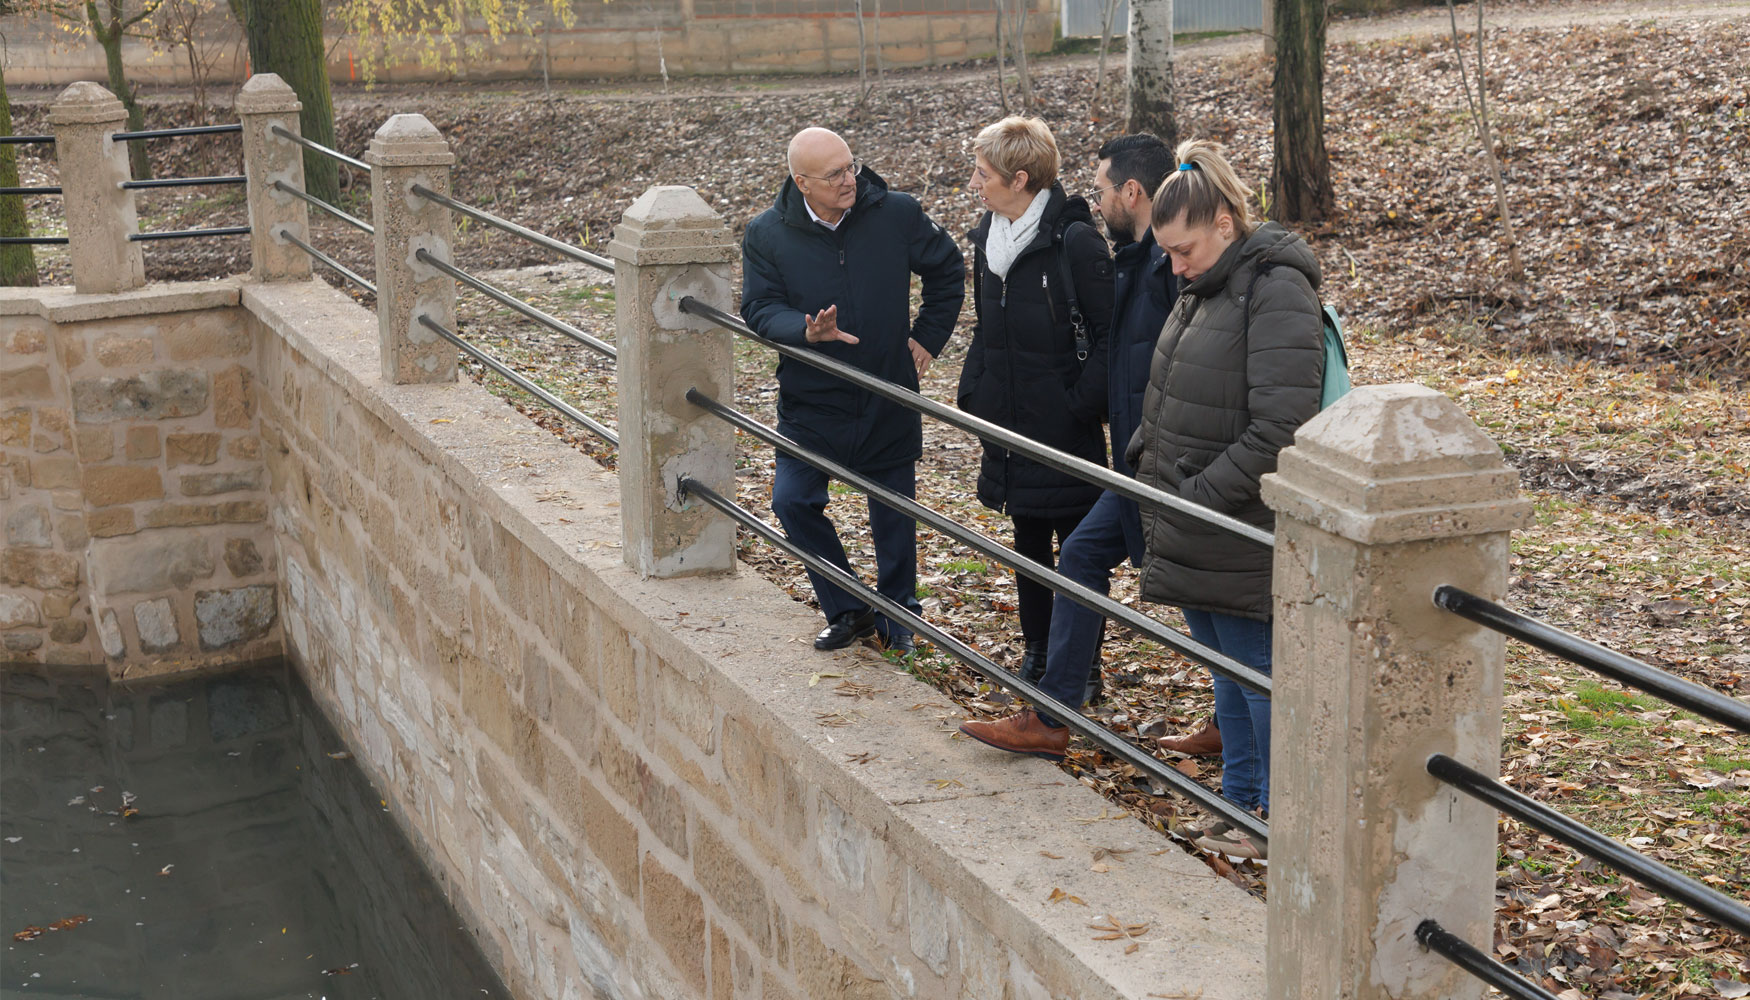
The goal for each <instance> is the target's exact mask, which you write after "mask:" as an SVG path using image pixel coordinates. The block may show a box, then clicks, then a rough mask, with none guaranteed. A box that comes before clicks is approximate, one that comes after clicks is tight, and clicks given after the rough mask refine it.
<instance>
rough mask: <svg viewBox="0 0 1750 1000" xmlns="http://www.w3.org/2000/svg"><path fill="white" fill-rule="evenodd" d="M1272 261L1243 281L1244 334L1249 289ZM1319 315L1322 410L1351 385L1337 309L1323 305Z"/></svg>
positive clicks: (1249, 331) (1248, 334)
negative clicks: (1322, 352)
mask: <svg viewBox="0 0 1750 1000" xmlns="http://www.w3.org/2000/svg"><path fill="white" fill-rule="evenodd" d="M1275 266H1276V262H1275V261H1271V260H1261V261H1259V262H1258V268H1257V270H1255V271H1253V272H1252V280H1251V281H1250V282H1248V283H1247V284H1246V337H1247V339H1248V340H1249V339H1250V338H1251V336H1252V293H1253V292H1255V291H1256V290H1257V288H1258V279H1259V278H1262V277H1263V276H1264V275H1265V274H1267V273H1269V271H1270V269H1271V268H1272V267H1275ZM1319 317H1320V319H1322V320H1323V321H1324V322H1323V326H1324V338H1325V376H1324V381H1323V382H1322V383H1321V384H1320V386H1319V409H1321V410H1323V409H1325V408H1326V407H1329V406H1330V405H1331V404H1332V403H1335V402H1336V401H1337V400H1339V399H1342V398H1343V397H1344V396H1346V395H1348V394H1349V390H1350V389H1351V388H1352V386H1351V385H1350V383H1349V352H1348V351H1345V350H1344V349H1343V321H1342V320H1340V319H1338V318H1337V310H1335V309H1332V308H1331V307H1330V306H1324V307H1323V308H1322V309H1321V310H1320V312H1319Z"/></svg>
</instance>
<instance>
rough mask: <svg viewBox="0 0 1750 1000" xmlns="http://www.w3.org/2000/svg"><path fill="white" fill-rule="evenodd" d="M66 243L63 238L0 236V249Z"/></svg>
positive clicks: (65, 239)
mask: <svg viewBox="0 0 1750 1000" xmlns="http://www.w3.org/2000/svg"><path fill="white" fill-rule="evenodd" d="M66 242H67V237H65V236H0V247H6V246H61V245H63V244H65V243H66Z"/></svg>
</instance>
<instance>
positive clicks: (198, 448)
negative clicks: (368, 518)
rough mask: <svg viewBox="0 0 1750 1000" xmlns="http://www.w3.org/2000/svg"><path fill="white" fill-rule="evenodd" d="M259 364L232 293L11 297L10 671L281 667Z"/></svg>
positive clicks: (7, 415)
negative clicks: (17, 665) (257, 388)
mask: <svg viewBox="0 0 1750 1000" xmlns="http://www.w3.org/2000/svg"><path fill="white" fill-rule="evenodd" d="M255 364H256V349H255V344H254V343H253V342H252V341H251V339H250V336H249V333H248V330H247V328H246V327H245V326H244V324H243V317H242V314H241V311H240V310H239V309H238V308H237V285H236V283H235V282H213V283H203V284H189V285H158V286H154V287H152V288H151V289H147V290H143V291H139V292H134V293H129V294H126V295H76V294H73V293H72V291H71V290H69V289H48V288H45V289H40V290H39V289H34V288H28V289H0V511H3V512H4V521H5V538H4V542H5V545H4V548H0V662H4V661H12V662H18V661H23V662H40V663H54V664H98V663H106V662H107V663H109V664H110V665H111V668H112V672H113V673H117V674H120V673H122V672H124V671H125V672H127V673H128V674H130V675H133V674H139V673H154V672H162V671H177V670H186V669H189V668H191V667H197V666H202V667H204V666H216V665H222V664H226V663H235V662H241V661H245V660H251V659H258V658H261V657H264V656H273V655H278V653H279V651H280V648H281V647H280V636H279V632H278V629H277V627H276V623H277V609H276V596H275V595H276V583H275V581H276V579H277V576H278V574H277V567H276V566H275V564H274V558H273V546H272V544H271V542H270V541H269V535H268V526H267V523H266V521H267V492H266V469H265V467H264V466H263V464H262V460H261V438H260V430H259V419H258V416H257V414H256V412H255V403H254V399H255V394H254V391H253V380H254V370H255Z"/></svg>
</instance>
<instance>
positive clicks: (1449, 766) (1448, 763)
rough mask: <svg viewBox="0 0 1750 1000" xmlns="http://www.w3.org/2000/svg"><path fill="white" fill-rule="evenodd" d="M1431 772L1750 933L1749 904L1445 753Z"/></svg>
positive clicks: (1431, 763) (1722, 922)
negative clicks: (1663, 863)
mask: <svg viewBox="0 0 1750 1000" xmlns="http://www.w3.org/2000/svg"><path fill="white" fill-rule="evenodd" d="M1427 768H1428V773H1429V774H1432V775H1433V776H1434V777H1436V778H1439V779H1440V780H1441V781H1444V782H1446V783H1447V784H1448V785H1451V786H1452V787H1453V788H1455V789H1457V790H1459V791H1461V792H1463V793H1465V794H1466V795H1469V796H1471V797H1472V798H1474V799H1477V800H1478V801H1481V802H1486V803H1488V804H1489V805H1491V806H1494V807H1495V808H1496V809H1498V810H1500V811H1501V812H1504V813H1506V814H1507V815H1509V816H1512V817H1513V818H1514V819H1517V820H1519V821H1520V822H1522V823H1524V824H1526V825H1527V826H1530V827H1533V828H1534V829H1537V830H1539V831H1541V832H1543V833H1545V834H1548V835H1549V836H1551V837H1554V838H1555V839H1556V840H1558V841H1560V842H1562V843H1563V844H1566V845H1567V846H1569V847H1571V848H1573V849H1574V850H1576V851H1579V852H1580V853H1582V854H1585V855H1587V856H1588V857H1590V858H1592V859H1594V860H1596V861H1600V862H1602V863H1604V864H1607V865H1609V866H1610V867H1612V868H1615V869H1616V870H1617V871H1619V872H1622V873H1623V874H1624V875H1628V876H1630V877H1632V878H1635V879H1637V880H1639V881H1641V882H1644V883H1646V884H1647V885H1648V886H1650V887H1652V888H1653V889H1656V890H1657V891H1658V892H1659V894H1660V895H1662V896H1664V897H1665V898H1666V899H1673V900H1676V901H1678V902H1680V903H1683V904H1684V905H1686V906H1688V907H1689V908H1690V909H1692V910H1694V911H1696V912H1697V913H1700V914H1701V915H1703V916H1705V917H1707V918H1708V919H1709V920H1713V921H1715V922H1716V923H1719V924H1720V925H1722V926H1724V927H1729V928H1731V929H1732V930H1735V931H1737V932H1738V933H1739V934H1750V906H1745V905H1744V904H1743V903H1741V902H1739V901H1737V900H1735V899H1733V898H1731V897H1730V896H1727V895H1725V894H1723V893H1720V892H1717V891H1715V890H1713V889H1710V888H1708V887H1707V886H1705V885H1702V884H1701V883H1700V882H1697V881H1696V880H1695V879H1692V878H1690V877H1689V876H1687V875H1684V874H1682V873H1680V872H1676V871H1673V870H1671V869H1670V868H1668V867H1666V866H1665V865H1662V864H1660V863H1659V862H1657V861H1654V860H1653V859H1651V858H1649V857H1647V856H1646V855H1644V854H1641V853H1640V852H1638V851H1635V850H1632V849H1630V848H1628V847H1626V846H1624V845H1622V844H1620V843H1618V842H1616V841H1615V840H1612V839H1610V838H1609V837H1606V836H1604V835H1603V834H1601V833H1599V832H1598V831H1596V830H1594V829H1592V828H1591V827H1589V826H1587V825H1586V824H1584V823H1581V822H1579V821H1578V820H1575V819H1572V818H1570V817H1568V816H1564V815H1562V814H1561V813H1559V812H1557V811H1556V810H1554V809H1551V808H1550V807H1549V806H1546V805H1544V804H1543V803H1541V802H1538V801H1535V800H1533V799H1531V798H1530V797H1528V796H1526V795H1524V794H1522V793H1520V792H1518V791H1516V790H1515V789H1513V788H1511V787H1509V786H1508V785H1506V784H1504V783H1502V782H1500V781H1498V780H1496V779H1494V778H1491V777H1489V776H1488V775H1486V774H1483V773H1482V772H1481V771H1477V770H1475V769H1473V768H1470V767H1467V766H1465V765H1464V764H1460V763H1459V762H1458V761H1456V760H1453V759H1452V758H1451V757H1448V756H1446V755H1445V754H1443V753H1437V754H1434V755H1433V756H1431V757H1429V758H1428V764H1427Z"/></svg>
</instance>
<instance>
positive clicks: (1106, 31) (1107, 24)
mask: <svg viewBox="0 0 1750 1000" xmlns="http://www.w3.org/2000/svg"><path fill="white" fill-rule="evenodd" d="M1120 2H1122V0H1105V2H1104V3H1103V4H1102V5H1101V9H1100V68H1099V69H1098V70H1096V71H1095V73H1094V100H1093V103H1092V104H1090V105H1088V117H1089V118H1092V119H1094V120H1095V121H1098V120H1099V118H1100V102H1101V101H1102V100H1103V99H1104V98H1105V96H1106V50H1107V49H1109V48H1111V47H1112V21H1113V19H1114V18H1116V17H1117V16H1118V4H1119V3H1120Z"/></svg>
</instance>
